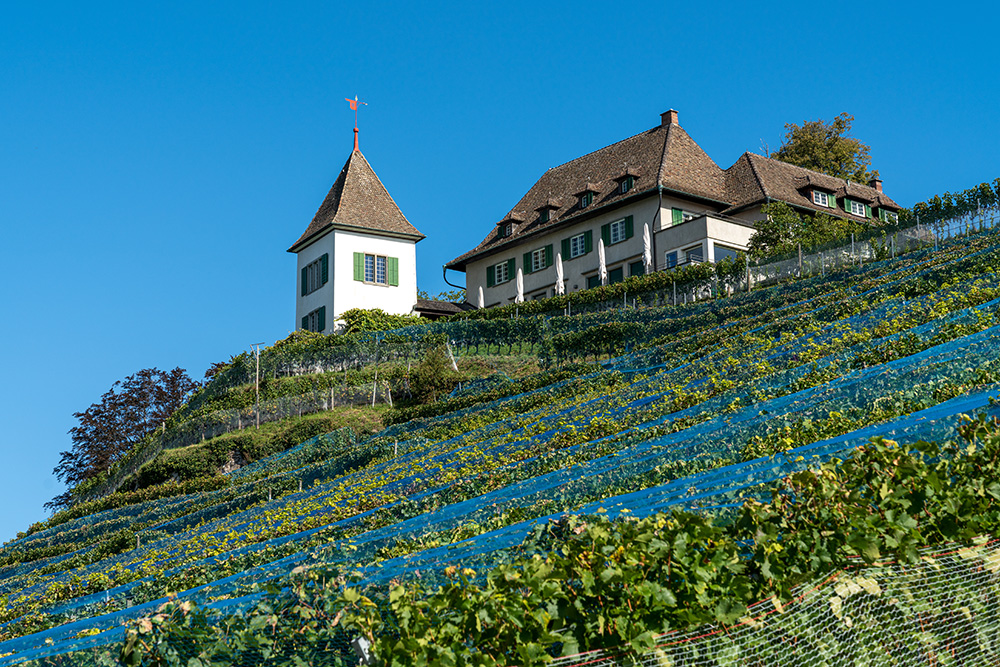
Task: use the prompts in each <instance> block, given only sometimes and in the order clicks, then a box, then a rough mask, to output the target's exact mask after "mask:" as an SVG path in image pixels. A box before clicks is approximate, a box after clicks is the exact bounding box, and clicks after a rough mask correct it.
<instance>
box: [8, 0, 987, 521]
mask: <svg viewBox="0 0 1000 667" xmlns="http://www.w3.org/2000/svg"><path fill="white" fill-rule="evenodd" d="M887 5H888V3H872V2H842V3H836V4H826V5H822V4H820V5H808V4H803V3H801V2H785V3H746V2H715V3H676V2H670V3H667V2H661V3H648V2H641V1H636V2H627V3H617V4H616V3H604V2H602V3H587V2H568V3H539V2H505V3H476V2H466V3H455V4H451V5H448V4H435V5H425V4H424V3H413V4H401V3H400V4H396V3H381V4H375V3H365V2H352V3H336V2H322V3H320V2H315V3H282V6H280V7H279V5H278V3H262V2H255V1H246V2H240V3H204V2H199V3H183V2H177V3H152V4H150V3H124V2H122V3H102V2H89V3H80V2H74V3H66V4H59V3H47V2H39V3H14V4H11V3H8V5H7V6H6V7H5V9H4V13H3V19H2V21H0V220H2V231H3V241H2V245H0V278H2V285H3V287H2V301H0V305H2V313H3V315H2V319H0V323H2V324H0V327H2V328H0V336H2V338H0V342H2V348H0V349H2V353H0V354H2V358H0V361H2V373H3V376H2V377H3V380H2V382H0V453H2V463H3V465H0V508H2V509H0V540H6V539H9V538H11V537H13V536H14V533H15V532H16V531H18V530H22V529H24V528H26V527H27V526H28V525H29V524H30V523H31V522H32V521H36V520H39V519H42V518H44V517H45V513H44V511H43V510H42V507H41V506H42V504H43V503H44V502H45V501H46V500H48V499H50V498H51V497H52V496H54V495H56V494H58V493H60V492H61V491H62V488H61V486H60V485H59V484H58V482H57V481H56V480H55V479H54V477H53V476H52V473H51V471H52V468H53V467H54V466H55V465H56V463H57V462H58V458H59V452H60V451H62V450H65V449H68V448H69V447H70V441H69V437H68V436H67V431H68V430H69V429H70V428H71V427H72V426H73V424H74V421H73V418H72V413H73V412H75V411H79V410H84V409H85V408H86V407H87V406H88V405H89V404H90V403H91V402H93V401H95V400H97V399H98V398H99V397H100V395H101V394H102V393H103V392H104V391H106V390H107V389H108V388H109V387H110V386H111V384H112V383H113V382H114V381H115V380H118V379H121V378H123V377H125V376H127V375H129V374H131V373H134V372H135V371H137V370H139V369H141V368H145V367H150V366H157V367H159V368H163V369H166V368H172V367H174V366H177V365H179V366H182V367H184V368H186V369H188V371H189V372H190V373H191V374H192V375H193V376H195V377H201V375H202V374H203V373H204V371H205V369H206V367H207V366H208V365H209V364H210V363H212V362H214V361H219V360H225V359H228V358H229V356H230V355H232V354H235V353H237V352H239V351H241V350H244V349H247V347H248V346H249V344H251V343H254V342H257V341H267V342H269V343H270V342H273V341H275V340H278V339H280V338H283V337H284V336H285V335H287V334H288V332H289V331H290V330H291V329H292V328H293V327H294V325H295V322H294V321H293V320H294V298H295V294H294V291H295V258H294V256H293V255H290V254H288V253H286V252H285V250H286V248H288V246H290V245H291V243H292V242H294V241H295V240H296V239H297V238H298V236H299V234H300V233H301V232H302V231H303V230H304V229H305V227H306V225H307V224H308V223H309V221H310V219H311V218H312V216H313V214H314V213H315V211H316V209H317V208H318V206H319V204H320V202H321V201H322V200H323V197H324V196H325V195H326V192H327V190H328V189H329V187H330V185H331V184H332V183H333V180H334V179H335V177H336V176H337V173H338V172H339V170H340V168H341V166H342V165H343V163H344V162H345V160H346V159H347V157H348V154H349V151H350V149H351V142H352V132H351V128H352V126H353V122H354V116H353V113H351V111H350V110H349V108H348V106H347V104H346V103H345V102H344V98H345V97H354V95H355V94H357V95H360V97H361V98H362V99H363V100H366V101H367V102H368V103H369V106H367V107H363V109H362V111H361V119H360V127H361V149H362V151H363V152H364V153H365V155H366V156H367V158H368V160H369V161H370V162H371V164H372V166H373V167H374V169H375V170H376V172H377V173H378V174H379V176H380V177H381V178H382V181H383V182H384V183H385V184H386V186H387V187H388V189H389V191H390V193H391V194H392V195H393V197H394V198H395V200H396V202H397V203H398V204H399V205H400V207H401V208H402V210H403V212H404V214H405V215H406V216H407V217H408V218H409V220H410V221H411V222H412V223H413V224H414V225H415V226H416V227H417V228H418V229H420V230H421V231H422V232H423V233H424V234H426V235H427V239H426V240H424V241H423V242H421V243H420V244H419V245H418V263H419V269H418V280H419V284H420V287H421V288H422V289H424V290H427V291H429V292H431V293H432V294H434V293H436V292H438V291H440V290H442V289H445V288H446V286H445V285H444V283H443V282H442V279H441V265H442V264H444V263H445V262H446V261H448V260H450V259H452V258H453V257H455V256H457V255H459V254H461V253H462V252H464V251H466V250H468V249H469V248H471V247H472V246H474V245H475V244H476V243H477V242H478V241H479V240H480V239H481V238H482V237H483V236H484V234H485V233H486V231H487V230H488V229H489V228H490V227H491V225H492V224H493V223H494V222H495V221H497V220H498V219H500V218H501V217H502V216H503V215H504V214H505V213H506V212H507V211H508V210H509V209H510V208H511V207H512V206H513V205H514V204H515V203H516V202H517V200H518V199H519V198H520V196H521V195H522V194H523V192H524V191H525V190H526V189H527V188H528V187H529V186H530V185H531V184H532V183H533V182H534V180H535V179H537V178H538V177H539V176H540V175H541V173H542V172H543V171H544V170H545V169H546V168H548V167H550V166H553V165H556V164H559V163H562V162H565V161H566V160H569V159H572V158H574V157H576V156H578V155H581V154H583V153H586V152H589V151H591V150H594V149H597V148H600V147H602V146H605V145H607V144H610V143H613V142H615V141H617V140H619V139H622V138H624V137H626V136H629V135H632V134H635V133H637V132H641V131H643V130H646V129H648V128H650V127H652V126H654V125H656V124H657V123H658V122H659V113H660V112H661V111H665V110H667V109H669V108H671V107H673V108H676V109H678V110H679V111H680V122H681V125H682V126H683V127H684V128H685V129H686V130H687V131H688V132H689V133H690V134H691V136H692V137H693V138H694V139H695V141H697V142H699V143H700V144H701V146H702V147H703V148H704V149H705V150H706V151H707V152H708V154H709V155H710V156H711V157H712V158H713V159H714V160H715V161H716V162H717V163H718V164H719V165H720V166H722V167H728V166H729V165H731V164H732V163H733V161H735V159H736V158H737V157H738V156H739V155H740V154H741V153H742V152H744V151H746V150H751V151H757V152H760V151H761V150H762V145H767V146H770V147H771V148H772V149H774V148H776V147H777V146H778V145H779V144H780V142H781V138H782V136H783V126H784V124H785V123H786V122H802V121H804V120H813V119H817V118H823V119H827V120H829V119H831V118H832V117H834V116H835V115H837V114H838V113H840V112H842V111H847V112H849V113H851V114H853V115H854V116H855V118H856V120H855V124H854V135H855V136H857V137H859V138H860V139H862V140H863V141H865V142H867V143H868V144H870V146H871V149H872V158H873V164H874V166H875V167H876V168H877V169H879V170H880V171H881V175H882V177H883V179H884V182H885V188H886V191H887V192H888V193H889V194H890V195H891V196H892V197H894V198H895V199H896V200H897V201H899V202H900V203H902V204H903V205H910V204H912V203H913V202H915V201H919V200H922V199H924V198H926V197H928V196H931V195H933V194H935V193H939V192H943V191H946V190H960V189H964V188H966V187H969V186H972V185H975V184H977V183H980V182H982V181H984V180H991V179H993V178H995V177H997V176H1000V163H998V159H997V157H998V156H1000V131H998V130H997V128H996V121H995V116H996V114H997V113H998V109H1000V90H998V83H997V81H998V77H997V73H996V66H995V65H996V61H997V56H996V53H995V48H994V47H993V44H994V43H995V40H996V34H995V33H996V26H997V25H1000V10H998V9H997V8H996V6H995V5H992V4H988V3H975V4H974V5H973V4H971V3H970V4H969V5H968V6H963V3H956V4H955V5H948V6H942V5H940V4H939V3H934V4H931V3H905V4H904V3H899V4H894V3H893V4H892V6H887ZM450 277H451V279H452V280H453V281H459V280H461V278H462V276H461V274H454V273H452V274H450Z"/></svg>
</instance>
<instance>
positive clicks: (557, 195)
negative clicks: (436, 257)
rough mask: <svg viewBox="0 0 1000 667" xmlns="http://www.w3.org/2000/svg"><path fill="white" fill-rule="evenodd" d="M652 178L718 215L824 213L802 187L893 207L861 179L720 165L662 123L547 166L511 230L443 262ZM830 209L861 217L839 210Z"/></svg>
mask: <svg viewBox="0 0 1000 667" xmlns="http://www.w3.org/2000/svg"><path fill="white" fill-rule="evenodd" d="M664 116H667V114H664ZM674 117H676V116H674ZM667 118H669V116H667ZM625 175H632V176H633V177H634V179H635V183H634V185H633V188H632V190H630V191H629V192H627V193H625V194H622V193H621V190H620V188H619V184H620V182H621V179H622V178H623V177H624V176H625ZM657 184H659V185H661V186H662V187H663V188H665V189H666V190H668V191H673V192H674V193H677V194H680V195H682V196H687V198H689V199H695V200H701V201H703V202H706V203H708V204H710V205H713V204H714V208H716V209H724V210H721V211H720V212H721V213H726V214H730V213H735V212H738V211H740V210H743V209H746V208H748V207H750V206H754V205H758V204H763V203H764V202H766V201H767V200H768V199H778V200H782V201H785V202H787V203H789V204H791V205H793V206H796V207H799V208H808V209H813V210H816V211H824V212H827V213H831V212H832V209H829V208H825V207H822V206H817V205H816V204H813V202H812V198H811V193H810V190H811V189H813V188H818V189H821V190H824V191H826V192H828V193H834V194H836V195H837V196H838V197H844V196H847V197H850V198H852V199H857V200H859V201H865V202H868V203H869V204H873V205H878V206H885V207H886V208H890V209H894V210H898V209H899V208H900V206H899V204H897V203H896V202H894V201H893V200H892V199H890V198H889V197H888V196H887V195H885V194H883V193H881V192H879V191H877V190H875V189H874V188H870V187H868V186H866V185H861V184H858V183H849V182H847V181H844V180H843V179H840V178H834V177H832V176H827V175H826V174H821V173H819V172H816V171H812V170H809V169H805V168H803V167H797V166H795V165H791V164H788V163H785V162H779V161H778V160H773V159H771V158H766V157H763V156H761V155H755V154H753V153H744V154H743V155H742V156H740V158H739V159H738V160H737V161H736V163H735V164H733V166H732V167H730V168H729V169H726V170H725V171H723V170H722V169H720V168H719V166H718V165H716V164H715V162H713V161H712V159H711V158H710V157H708V155H707V154H706V153H705V151H703V150H702V149H701V147H700V146H698V144H696V143H695V142H694V140H693V139H691V137H690V136H688V133H687V132H685V131H684V130H683V129H682V128H681V126H680V125H678V124H676V123H667V122H665V123H664V124H661V125H659V126H658V127H654V128H653V129H651V130H648V131H646V132H643V133H641V134H637V135H635V136H633V137H629V138H628V139H624V140H622V141H619V142H618V143H615V144H612V145H610V146H607V147H605V148H602V149H600V150H597V151H594V152H593V153H589V154H587V155H584V156H582V157H579V158H577V159H575V160H571V161H570V162H567V163H565V164H563V165H560V166H558V167H553V168H551V169H549V170H548V171H546V172H545V173H544V174H542V177H541V178H539V179H538V181H537V182H536V183H535V184H534V185H533V186H532V187H531V189H530V190H528V192H527V194H525V195H524V197H522V198H521V201H519V202H518V203H517V205H516V206H515V207H514V208H513V209H512V210H511V211H510V213H508V214H507V215H506V216H504V218H503V221H511V222H514V223H517V224H514V225H513V234H512V235H511V236H509V237H503V236H500V234H499V230H498V229H497V228H495V227H494V228H493V229H492V230H491V231H490V233H489V235H487V237H486V238H485V239H483V241H482V242H481V243H480V244H479V245H477V246H476V247H475V248H473V249H472V250H470V251H469V252H467V253H465V254H463V255H461V256H459V257H456V258H455V259H453V260H452V261H451V262H449V263H448V264H447V265H446V266H447V268H450V269H458V270H463V269H464V268H465V265H466V264H467V263H468V262H469V261H470V260H472V259H473V258H476V257H479V256H481V255H487V254H491V253H493V252H495V251H499V250H501V249H502V248H506V247H509V246H516V245H518V244H520V242H521V240H522V239H523V238H524V237H525V236H528V235H532V234H535V233H538V232H541V231H545V230H547V229H549V228H552V227H555V226H558V225H562V224H563V223H566V224H569V223H571V222H573V221H575V220H576V219H577V218H583V217H586V216H590V215H593V214H594V212H596V211H601V210H606V209H608V208H612V207H615V206H617V205H619V204H620V203H622V202H624V201H627V200H630V199H632V198H633V197H636V196H648V195H649V194H650V193H651V192H655V188H656V186H657ZM587 191H594V192H595V193H596V194H595V196H594V201H593V203H592V204H591V205H590V206H588V207H587V208H586V209H581V208H580V201H579V195H580V194H581V193H583V192H587ZM549 203H551V205H552V206H551V207H550V211H551V212H550V214H549V219H548V221H547V222H542V221H541V216H540V214H539V213H540V211H541V210H542V209H543V208H546V204H549ZM836 213H837V215H840V216H844V217H848V218H855V219H858V220H861V219H862V218H857V217H856V216H852V215H850V214H849V213H846V212H844V211H843V210H842V209H838V210H837V212H836Z"/></svg>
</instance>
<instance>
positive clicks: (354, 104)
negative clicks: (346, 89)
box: [344, 95, 368, 130]
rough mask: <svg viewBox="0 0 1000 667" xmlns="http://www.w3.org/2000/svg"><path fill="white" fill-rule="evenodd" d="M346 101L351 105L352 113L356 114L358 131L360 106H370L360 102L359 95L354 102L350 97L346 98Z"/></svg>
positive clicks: (355, 127)
mask: <svg viewBox="0 0 1000 667" xmlns="http://www.w3.org/2000/svg"><path fill="white" fill-rule="evenodd" d="M344 100H345V101H346V102H347V103H348V104H350V105H351V111H353V112H354V129H355V130H356V129H358V105H359V104H364V105H365V106H368V103H367V102H361V101H359V100H358V96H357V95H355V96H354V99H353V100H352V99H351V98H349V97H345V98H344Z"/></svg>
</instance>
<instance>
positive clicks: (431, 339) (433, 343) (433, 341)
mask: <svg viewBox="0 0 1000 667" xmlns="http://www.w3.org/2000/svg"><path fill="white" fill-rule="evenodd" d="M424 340H425V342H427V343H429V344H430V346H429V347H428V349H427V352H426V353H425V354H424V358H423V359H422V360H421V361H420V363H419V364H417V365H416V366H414V367H413V370H412V371H411V372H410V392H411V393H412V394H413V399H414V400H415V401H417V402H418V403H433V402H434V401H436V400H438V398H440V397H442V396H444V395H445V394H447V393H448V392H450V391H451V390H452V389H454V388H455V385H457V384H458V373H456V372H455V370H454V368H453V367H452V365H451V358H450V356H449V355H448V339H447V337H446V336H445V335H444V334H433V335H429V336H427V337H425V339H424Z"/></svg>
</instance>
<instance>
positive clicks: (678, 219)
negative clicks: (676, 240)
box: [670, 208, 684, 225]
mask: <svg viewBox="0 0 1000 667" xmlns="http://www.w3.org/2000/svg"><path fill="white" fill-rule="evenodd" d="M670 212H671V214H672V217H671V219H670V222H671V223H672V224H675V225H679V224H681V223H682V222H684V211H682V210H680V209H679V208H674V209H670Z"/></svg>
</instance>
